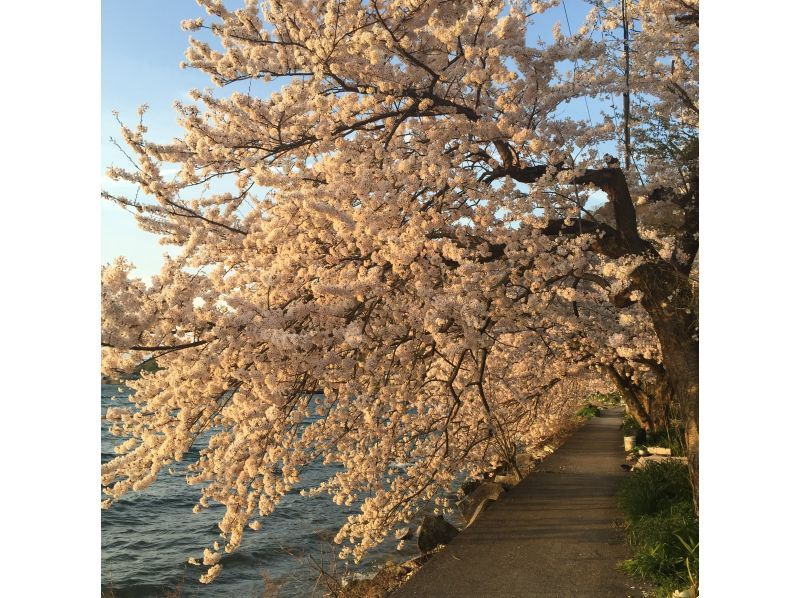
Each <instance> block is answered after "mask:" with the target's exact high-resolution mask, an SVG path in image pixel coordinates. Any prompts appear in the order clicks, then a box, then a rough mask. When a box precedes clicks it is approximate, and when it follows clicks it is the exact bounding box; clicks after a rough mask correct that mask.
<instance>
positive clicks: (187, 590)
mask: <svg viewBox="0 0 800 598" xmlns="http://www.w3.org/2000/svg"><path fill="white" fill-rule="evenodd" d="M127 394H128V392H127V390H125V391H123V392H120V390H119V387H118V386H110V385H102V386H101V404H102V414H105V412H106V409H108V407H110V406H112V405H124V404H127V403H128V400H127V398H126V397H127ZM101 422H102V425H101V427H102V460H103V462H105V461H108V460H109V459H111V458H112V457H113V456H114V451H113V447H114V445H115V444H118V443H119V442H120V439H119V438H115V437H113V436H111V435H110V434H109V433H108V430H107V425H106V423H105V421H104V420H102V419H101ZM199 448H202V447H194V448H193V449H192V451H190V453H189V454H187V455H186V456H185V458H184V461H185V462H191V461H193V460H194V459H196V458H197V454H198V450H199ZM333 471H334V468H333V466H324V465H316V466H312V467H311V468H309V469H308V471H306V472H304V474H303V476H302V478H301V486H306V487H308V486H312V485H314V484H317V483H319V482H321V481H323V480H324V479H326V478H327V477H329V476H330V475H331V473H332V472H333ZM198 497H199V488H198V487H197V486H187V485H186V482H185V479H184V477H183V476H182V475H177V476H170V475H169V474H168V472H167V471H163V472H162V473H161V474H160V475H159V477H158V479H157V480H156V481H155V482H154V483H153V484H152V485H151V486H150V487H149V488H147V489H146V490H144V491H143V492H139V493H131V494H129V495H127V496H125V497H124V498H123V499H122V500H120V501H119V502H118V503H116V504H115V505H113V506H112V507H111V508H110V509H108V510H105V511H103V512H102V590H103V596H108V597H112V596H113V597H115V598H133V597H142V598H143V597H155V596H158V597H162V596H165V595H167V594H169V593H170V592H174V590H175V589H176V588H180V589H181V590H182V593H181V596H183V597H189V596H202V597H205V596H236V597H237V598H249V597H251V596H259V597H260V596H263V595H264V588H265V586H264V575H267V576H268V578H269V579H270V580H271V582H273V583H275V584H276V585H277V586H278V587H279V591H278V595H279V596H281V597H286V598H289V597H295V596H321V595H322V594H323V591H324V587H317V588H315V582H316V579H317V576H318V573H317V572H315V570H314V568H313V566H312V564H311V562H310V558H309V557H313V558H314V559H315V560H317V561H318V562H319V561H320V558H321V557H322V558H324V562H325V564H326V565H327V564H328V563H330V562H331V560H332V557H333V556H334V555H335V553H336V552H338V550H337V549H336V548H334V550H332V549H331V544H330V539H331V538H333V536H334V535H335V533H336V531H337V530H338V529H339V527H341V525H342V524H343V523H344V521H345V520H346V517H347V515H348V514H352V513H355V512H357V511H355V510H349V511H348V510H347V508H346V507H339V506H337V505H335V504H333V502H332V501H331V499H330V497H329V496H328V495H322V496H316V497H303V496H300V495H299V488H298V489H297V491H295V492H294V493H292V494H288V495H287V496H285V497H284V499H283V502H282V503H281V504H280V505H279V507H278V508H277V510H276V511H275V512H274V513H272V514H271V515H270V516H269V517H267V518H266V519H265V521H264V526H263V528H262V529H261V530H259V531H250V530H247V531H246V532H245V535H244V539H243V540H242V544H241V546H240V547H239V549H238V550H237V551H236V552H233V553H231V554H224V553H223V557H222V561H221V562H222V564H223V570H222V572H221V574H220V575H219V577H217V579H216V580H215V581H214V582H213V583H211V584H209V585H204V584H201V583H200V582H199V581H198V578H199V577H200V575H201V574H202V573H203V572H204V571H205V569H206V567H197V566H193V565H189V564H187V559H188V558H189V557H196V558H198V560H202V551H203V548H204V547H207V546H209V545H210V544H211V543H212V542H214V540H220V538H219V530H218V528H217V526H216V522H217V521H218V520H219V518H220V517H221V515H222V513H223V512H224V507H221V506H215V507H212V508H210V509H208V510H206V511H203V512H201V513H197V514H195V513H193V512H192V506H193V505H194V504H195V502H196V501H197V498H198ZM290 553H291V554H290ZM416 554H418V552H417V549H416V542H415V541H410V542H408V544H407V546H406V547H405V548H404V549H403V551H397V549H396V541H394V538H393V535H390V538H389V540H388V541H387V542H385V543H384V545H382V546H380V547H378V548H377V549H376V550H375V551H374V554H373V555H371V557H370V558H369V559H365V561H364V562H363V563H362V564H360V565H359V566H358V567H357V568H355V569H353V568H352V567H351V569H350V571H364V570H368V569H371V568H375V567H376V566H377V564H380V563H383V562H385V561H386V560H388V559H392V560H395V561H400V560H407V559H409V558H412V557H413V556H416ZM338 570H339V571H340V572H343V565H342V563H341V562H339V563H338ZM320 586H321V584H320Z"/></svg>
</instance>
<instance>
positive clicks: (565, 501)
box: [392, 409, 642, 598]
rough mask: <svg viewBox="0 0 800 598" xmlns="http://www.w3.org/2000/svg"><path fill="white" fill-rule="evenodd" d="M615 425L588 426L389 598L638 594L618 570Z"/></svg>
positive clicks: (604, 418) (623, 550) (606, 419)
mask: <svg viewBox="0 0 800 598" xmlns="http://www.w3.org/2000/svg"><path fill="white" fill-rule="evenodd" d="M621 423H622V410H621V409H608V410H605V411H603V412H602V413H601V415H600V416H598V417H595V418H592V419H591V420H589V422H588V423H587V424H586V425H584V426H583V427H582V428H580V429H579V430H578V431H576V432H575V433H574V434H573V435H572V436H571V437H570V438H569V439H568V440H567V441H566V442H565V443H564V444H563V445H562V446H561V448H560V449H558V450H557V451H556V452H555V453H554V454H553V455H550V456H549V457H548V458H547V459H545V460H544V461H542V462H541V463H540V464H539V465H538V466H537V468H536V470H535V471H534V472H533V473H532V474H530V475H529V476H528V477H526V478H525V479H524V480H522V481H521V482H520V483H519V484H518V485H517V486H516V487H514V488H512V489H511V490H510V491H508V492H507V493H506V494H505V495H503V496H502V497H501V498H500V500H498V501H497V502H496V503H494V504H492V505H491V507H490V508H489V509H488V510H486V511H484V512H483V513H482V514H481V515H480V516H479V517H478V519H477V520H476V521H475V523H473V524H472V525H471V526H470V527H469V528H467V529H466V530H464V531H463V532H462V533H461V534H459V535H458V536H457V537H456V538H455V539H454V540H453V541H452V542H451V543H450V544H449V545H448V546H447V547H446V548H445V549H444V550H443V551H442V552H440V553H438V554H436V555H435V556H434V557H433V558H432V559H431V560H430V561H428V562H427V563H425V565H424V566H423V567H422V569H420V571H418V572H417V573H416V574H415V575H414V576H413V577H412V578H411V579H410V580H409V581H408V582H407V583H406V584H405V585H404V586H403V587H401V588H400V589H399V590H398V591H397V592H395V593H393V594H392V598H407V597H410V596H425V597H431V598H439V597H442V598H445V597H450V596H452V597H458V598H468V597H473V596H474V597H476V598H477V597H481V598H491V597H498V598H499V597H502V598H507V597H509V598H510V597H523V596H524V597H525V598H534V597H536V598H538V597H548V598H577V597H584V596H586V597H589V596H591V597H600V596H613V597H614V598H625V597H628V596H642V591H641V589H640V584H639V583H636V582H634V581H632V580H630V579H629V578H627V577H626V576H625V575H623V574H622V573H620V572H619V571H617V569H616V565H617V563H618V562H619V561H620V560H623V559H625V558H627V557H628V556H629V554H628V549H627V546H626V545H625V541H624V535H623V531H622V528H621V524H622V520H623V516H622V514H621V513H620V512H619V511H618V510H617V508H616V492H617V490H618V488H619V484H620V482H621V481H622V479H623V478H624V476H625V475H627V474H626V473H625V472H624V471H623V470H622V468H620V464H622V463H624V462H625V453H624V450H623V447H622V434H621V433H620V431H619V427H620V424H621Z"/></svg>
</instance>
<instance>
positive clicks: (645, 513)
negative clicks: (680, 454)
mask: <svg viewBox="0 0 800 598" xmlns="http://www.w3.org/2000/svg"><path fill="white" fill-rule="evenodd" d="M619 503H620V507H621V508H622V510H623V511H624V512H625V514H626V517H627V520H628V522H627V527H626V536H627V540H628V544H629V545H630V547H631V550H632V552H633V556H632V558H630V559H628V560H626V561H624V562H622V563H621V565H620V567H621V569H622V570H623V571H624V572H625V573H627V574H628V575H630V576H632V577H635V578H638V579H641V580H644V581H647V582H649V583H651V584H653V585H654V586H656V590H657V591H656V596H657V597H659V598H660V597H662V596H665V597H666V596H670V595H671V593H672V591H674V590H677V589H685V588H687V587H689V586H696V584H697V580H698V571H699V552H698V549H697V548H698V542H699V528H698V521H697V518H696V517H695V515H694V506H693V503H692V491H691V486H690V485H689V474H688V469H687V467H686V465H685V464H683V463H680V462H677V461H665V462H659V463H650V464H648V465H647V466H646V467H645V468H644V469H642V470H640V471H636V472H634V473H633V474H631V475H630V477H628V478H627V479H626V480H625V482H624V483H623V487H622V490H621V492H620V495H619Z"/></svg>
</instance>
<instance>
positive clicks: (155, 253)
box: [100, 0, 599, 278]
mask: <svg viewBox="0 0 800 598" xmlns="http://www.w3.org/2000/svg"><path fill="white" fill-rule="evenodd" d="M565 1H566V7H567V10H568V13H569V20H570V24H571V26H572V29H573V31H575V30H576V29H577V28H579V27H580V25H581V23H582V22H583V18H584V16H585V14H586V11H587V4H586V3H585V2H583V1H582V0H565ZM234 6H236V2H235V0H230V1H229V2H228V7H229V8H231V7H234ZM200 16H205V11H203V9H202V8H200V7H199V6H198V5H197V3H196V2H195V1H194V0H168V1H165V0H136V1H131V0H103V2H102V12H101V22H102V31H101V46H102V57H101V94H102V96H101V143H102V146H101V165H100V167H101V171H102V177H103V178H102V186H103V189H105V190H107V191H109V192H110V193H122V192H124V191H128V192H131V186H130V185H127V186H126V185H124V184H121V183H115V182H113V181H110V180H109V179H108V178H106V177H105V170H106V168H107V167H108V166H111V165H116V166H125V165H126V164H127V163H128V162H127V158H125V156H124V155H123V154H122V153H121V152H120V151H119V150H118V149H117V148H116V147H114V145H113V144H112V143H111V142H110V140H109V138H110V137H112V136H113V137H115V138H117V139H118V140H119V138H120V136H119V125H118V124H117V122H116V120H115V118H114V116H113V114H112V111H113V110H117V111H118V112H119V114H120V118H121V119H122V121H123V122H125V123H126V124H128V125H133V124H134V123H135V122H136V121H137V119H138V117H137V114H136V111H137V108H138V107H139V106H140V105H141V104H148V105H149V107H150V109H149V110H148V112H147V114H146V116H145V124H146V125H147V126H148V127H149V133H148V134H149V136H150V138H151V139H153V140H155V141H168V140H169V139H171V138H173V137H177V136H180V134H181V129H180V127H179V126H178V125H177V123H176V119H175V113H174V110H173V108H172V105H173V102H174V101H175V100H176V99H188V98H187V95H186V93H187V91H188V90H189V89H192V88H204V87H208V86H212V83H211V82H210V80H209V79H208V77H207V76H206V75H204V74H203V73H200V72H198V71H196V70H193V69H183V70H182V69H180V68H179V66H178V65H179V63H180V62H181V61H182V60H183V59H184V56H183V53H184V51H185V50H186V47H187V46H188V38H189V37H190V35H194V36H195V37H200V36H201V35H202V33H201V32H191V33H190V32H186V31H183V30H182V29H181V28H180V22H181V21H182V20H184V19H191V18H195V17H200ZM557 20H558V21H561V22H562V31H563V32H564V33H567V25H566V22H564V11H563V8H556V9H553V10H550V11H548V12H547V13H545V14H544V15H540V16H539V17H538V18H537V20H536V25H535V29H534V30H533V31H532V32H531V34H530V35H529V40H530V43H534V42H535V39H536V37H535V36H537V35H541V36H542V38H544V39H545V40H546V41H551V40H552V36H551V30H552V27H553V24H554V22H555V21H557ZM217 93H219V94H225V93H226V92H225V91H222V90H217ZM567 109H568V110H569V111H575V116H576V117H578V118H585V117H586V106H585V105H584V104H583V103H582V102H573V103H572V104H571V105H569V106H568V107H567ZM591 114H592V117H593V118H594V119H597V118H598V117H599V107H597V106H595V105H592V108H591ZM131 194H132V193H131ZM101 204H102V205H101V222H102V229H101V233H102V246H101V247H102V248H101V260H102V263H107V262H109V261H111V260H113V259H114V258H116V257H117V256H120V255H124V256H126V257H128V258H129V259H130V260H131V261H132V262H133V263H134V264H135V265H136V266H137V273H138V274H139V275H141V276H145V277H148V278H149V277H150V276H151V275H153V274H155V273H156V272H158V270H159V269H160V264H161V261H162V256H163V255H164V253H165V252H167V251H170V252H174V251H175V249H174V248H168V247H166V246H163V245H159V244H158V241H157V237H156V236H155V235H152V234H150V233H146V232H144V231H141V230H140V229H139V228H138V227H137V225H136V222H135V220H134V218H133V217H132V216H131V215H130V214H128V213H127V212H125V211H124V210H123V209H122V208H120V207H119V206H117V205H115V204H112V203H111V202H108V201H105V200H104V201H102V202H101Z"/></svg>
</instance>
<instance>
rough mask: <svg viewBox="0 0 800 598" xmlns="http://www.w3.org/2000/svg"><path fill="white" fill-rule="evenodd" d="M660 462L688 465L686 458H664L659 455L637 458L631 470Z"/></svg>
mask: <svg viewBox="0 0 800 598" xmlns="http://www.w3.org/2000/svg"><path fill="white" fill-rule="evenodd" d="M661 461H680V462H681V463H686V464H688V460H687V459H686V457H664V456H661V455H650V456H649V457H639V460H638V461H637V462H636V465H634V466H633V469H634V470H636V469H643V468H644V467H645V466H646V465H647V464H648V463H659V462H661Z"/></svg>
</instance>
